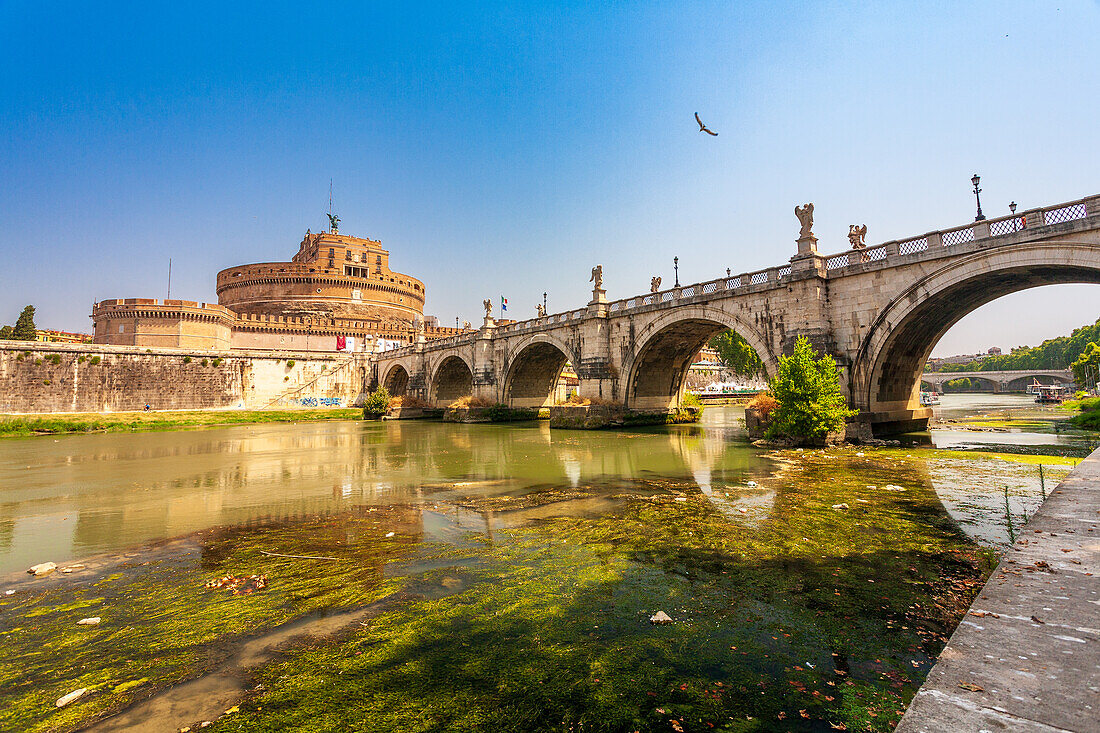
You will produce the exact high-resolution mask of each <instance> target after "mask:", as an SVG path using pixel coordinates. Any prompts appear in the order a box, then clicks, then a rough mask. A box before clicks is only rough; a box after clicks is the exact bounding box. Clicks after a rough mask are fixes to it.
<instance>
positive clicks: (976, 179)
mask: <svg viewBox="0 0 1100 733" xmlns="http://www.w3.org/2000/svg"><path fill="white" fill-rule="evenodd" d="M981 180H982V179H981V177H980V176H978V174H977V173H975V174H974V177H973V178H971V179H970V182H971V183H973V184H974V198H975V200H976V201H977V202H978V215H977V216H975V217H974V221H985V214H983V213H982V197H981V196H979V195H978V194H980V193H981V192H982V189H980V188H978V183H979V182H980V181H981Z"/></svg>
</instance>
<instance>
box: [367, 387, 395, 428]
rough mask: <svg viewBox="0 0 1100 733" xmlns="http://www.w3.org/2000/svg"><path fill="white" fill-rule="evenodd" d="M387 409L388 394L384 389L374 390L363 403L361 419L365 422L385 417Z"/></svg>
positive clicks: (388, 405) (388, 407)
mask: <svg viewBox="0 0 1100 733" xmlns="http://www.w3.org/2000/svg"><path fill="white" fill-rule="evenodd" d="M389 409H390V393H389V390H387V389H386V388H385V387H379V388H378V389H376V390H374V391H373V392H371V393H370V394H369V395H367V399H366V400H364V401H363V417H364V418H366V419H367V420H377V419H378V418H380V417H382V416H383V415H385V414H386V411H387V410H389Z"/></svg>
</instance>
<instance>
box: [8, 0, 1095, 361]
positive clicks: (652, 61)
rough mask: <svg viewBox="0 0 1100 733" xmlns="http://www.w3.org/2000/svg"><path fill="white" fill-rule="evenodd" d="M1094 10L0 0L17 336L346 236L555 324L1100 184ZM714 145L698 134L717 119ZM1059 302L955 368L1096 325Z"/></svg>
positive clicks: (1018, 299) (208, 292) (993, 335)
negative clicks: (698, 120) (803, 218)
mask: <svg viewBox="0 0 1100 733" xmlns="http://www.w3.org/2000/svg"><path fill="white" fill-rule="evenodd" d="M1098 30H1100V4H1098V3H1097V2H1095V1H1084V0H1079V1H1076V2H1073V1H1069V0H1067V1H1064V2H1063V1H1060V0H1059V2H1055V3H1034V2H1020V3H1016V2H999V3H985V2H971V3H956V2H943V3H919V4H887V3H866V4H845V3H814V4H793V3H792V4H785V3H777V2H767V3H731V2H726V3H671V2H669V3H660V4H658V3H630V4H628V3H615V4H595V3H557V4H551V3H545V2H538V3H520V2H513V3H499V4H490V3H479V4H473V3H450V4H439V5H435V4H431V3H420V4H415V5H411V4H398V3H394V4H375V3H347V4H320V3H315V4H314V3H311V4H308V5H307V4H305V3H302V4H291V3H279V2H265V3H254V4H246V3H209V4H208V3H200V2H189V3H176V4H171V5H169V4H155V3H105V4H79V3H40V2H39V3H32V2H23V1H22V0H0V130H3V132H4V134H3V135H0V181H2V182H0V256H2V258H3V261H4V262H5V263H6V264H5V266H4V267H3V268H2V270H0V273H2V274H0V321H3V322H8V323H10V322H12V321H14V319H15V316H16V315H17V314H18V311H19V309H20V308H21V307H22V306H23V305H25V304H26V303H34V304H35V305H36V306H37V308H38V322H39V325H40V326H41V327H52V328H61V329H67V330H87V329H88V328H90V320H89V318H88V313H89V312H90V307H91V304H92V302H93V301H95V300H99V299H103V298H114V297H164V291H165V280H166V275H167V265H168V258H169V257H171V258H172V259H173V278H172V293H173V295H174V296H175V297H183V298H188V299H194V300H203V301H216V299H217V298H216V295H215V293H214V275H215V273H216V272H217V271H218V270H220V269H222V268H224V267H229V266H231V265H235V264H241V263H246V262H257V261H259V262H262V261H272V260H284V259H288V258H289V257H290V256H291V255H292V254H293V253H294V252H295V251H296V249H297V243H298V242H299V241H300V239H301V236H302V234H303V233H304V232H305V229H306V228H307V227H311V228H313V229H314V230H315V231H316V230H318V229H321V228H322V227H323V226H324V223H325V218H324V212H325V210H326V209H327V206H328V189H329V180H330V179H332V180H333V185H334V188H335V199H336V210H337V213H338V214H339V215H340V216H341V218H342V219H343V225H342V229H341V230H342V231H344V232H347V233H349V234H354V235H359V236H370V237H372V238H378V239H381V240H382V242H383V244H384V246H386V247H387V248H389V249H390V251H391V253H392V254H391V265H392V266H393V267H394V269H397V270H400V271H404V272H407V273H409V274H412V275H414V276H416V277H419V278H420V279H422V280H424V282H425V283H426V285H427V292H428V307H427V309H428V311H429V312H430V313H434V314H436V315H438V316H439V317H440V319H441V321H442V322H443V323H453V322H454V318H455V316H459V317H461V318H463V319H469V320H471V321H476V320H477V318H476V317H477V316H478V315H479V314H480V303H481V300H482V299H483V298H486V297H492V298H494V299H497V298H499V296H500V295H504V296H506V297H507V298H508V299H509V304H510V312H509V315H511V316H513V317H527V316H530V315H533V313H534V305H535V303H536V302H538V301H540V300H541V296H542V293H543V291H547V292H548V293H549V304H550V309H551V310H552V311H557V310H564V309H567V308H573V307H580V306H582V305H583V304H584V303H585V302H586V301H587V299H588V293H589V288H590V285H589V283H588V274H589V270H590V269H591V267H592V266H593V265H595V264H596V263H597V262H599V263H602V264H603V266H604V272H605V286H606V288H607V290H608V296H609V297H610V298H619V297H626V296H628V295H633V294H636V293H639V292H643V291H645V290H647V288H648V284H649V278H650V277H651V276H652V275H654V274H660V275H662V276H663V277H664V279H665V282H666V283H669V282H671V281H672V275H673V273H672V258H673V256H679V258H680V279H681V281H682V282H684V283H690V282H696V281H700V280H705V279H710V278H713V277H717V276H718V275H719V274H721V273H724V272H725V269H726V268H727V267H730V268H731V269H732V270H733V271H734V272H735V273H736V272H743V271H748V270H753V269H757V268H762V267H767V266H770V265H775V264H780V263H783V262H786V261H787V260H788V259H789V258H790V256H791V255H792V254H793V253H794V251H795V245H794V242H793V240H794V238H795V237H796V236H797V232H798V222H797V221H796V219H795V217H794V215H793V207H794V206H795V204H800V203H803V202H806V201H813V202H814V203H815V207H816V208H815V219H816V223H815V227H814V229H815V232H816V233H817V235H818V237H819V238H820V240H821V242H820V246H821V247H822V249H823V250H824V251H826V252H834V251H837V252H839V251H842V250H844V249H846V247H847V240H846V237H845V235H846V233H847V228H848V224H850V223H853V222H859V223H866V224H867V225H868V228H869V233H868V241H869V242H870V243H875V242H881V241H885V240H887V239H894V238H899V237H904V236H908V235H911V234H918V233H922V232H924V231H927V230H930V229H937V228H946V227H949V226H954V225H957V224H963V223H965V222H967V221H970V220H972V219H973V215H974V201H973V195H972V194H971V193H970V182H969V179H970V176H971V175H972V174H973V173H974V172H975V171H976V172H978V173H980V174H981V175H982V188H983V194H982V202H983V208H984V209H985V210H986V213H987V214H988V215H990V216H992V215H999V214H1002V213H1007V205H1008V202H1009V201H1010V200H1015V201H1017V202H1018V203H1019V204H1020V205H1021V206H1022V207H1023V208H1028V207H1031V206H1035V205H1043V204H1049V203H1054V202H1060V201H1065V200H1070V199H1075V198H1078V197H1081V196H1085V195H1089V194H1095V193H1098V192H1100V176H1098V175H1097V171H1098V170H1100V165H1098V164H1100V155H1098V153H1097V150H1098V149H1100V146H1097V142H1096V141H1097V138H1096V129H1097V122H1096V121H1097V119H1100V95H1098V94H1097V92H1096V89H1097V73H1096V70H1097V69H1098V68H1100V44H1097V43H1096V37H1097V31H1098ZM696 111H698V112H699V114H700V115H701V116H702V118H703V119H704V120H705V121H706V122H707V123H708V125H709V126H711V127H712V128H713V129H714V130H716V131H718V132H719V133H720V134H719V136H718V137H716V138H712V137H710V136H707V135H703V134H700V133H699V132H698V131H697V127H696V126H695V123H694V120H693V118H692V114H693V113H694V112H696ZM1098 306H1100V287H1097V286H1068V285H1067V286H1057V287H1051V288H1043V289H1039V290H1035V291H1031V292H1026V293H1021V294H1017V295H1014V296H1009V297H1007V298H1004V299H1001V300H999V301H996V302H995V303H992V304H990V305H988V306H986V307H984V308H982V309H979V310H978V311H976V312H975V313H974V314H972V315H970V316H968V317H967V318H966V319H964V320H963V321H961V322H960V323H959V324H958V325H957V326H956V327H955V328H954V329H953V330H952V332H951V333H949V334H948V336H947V337H945V339H944V340H943V341H941V343H940V344H939V345H938V346H937V349H936V353H937V354H946V353H958V352H959V351H969V350H974V349H979V348H981V349H984V348H987V347H988V346H993V345H997V346H1002V347H1010V346H1013V345H1017V344H1025V343H1028V344H1034V343H1037V342H1039V341H1041V340H1042V339H1043V338H1047V337H1051V336H1055V335H1059V334H1061V333H1064V332H1067V331H1068V330H1069V329H1070V328H1072V327H1074V326H1077V325H1081V324H1084V323H1087V322H1092V321H1093V320H1095V319H1096V317H1097V316H1098V315H1100V307H1098Z"/></svg>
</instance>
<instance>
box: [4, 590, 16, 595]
mask: <svg viewBox="0 0 1100 733" xmlns="http://www.w3.org/2000/svg"><path fill="white" fill-rule="evenodd" d="M4 595H6V596H14V595H15V591H13V590H6V591H4Z"/></svg>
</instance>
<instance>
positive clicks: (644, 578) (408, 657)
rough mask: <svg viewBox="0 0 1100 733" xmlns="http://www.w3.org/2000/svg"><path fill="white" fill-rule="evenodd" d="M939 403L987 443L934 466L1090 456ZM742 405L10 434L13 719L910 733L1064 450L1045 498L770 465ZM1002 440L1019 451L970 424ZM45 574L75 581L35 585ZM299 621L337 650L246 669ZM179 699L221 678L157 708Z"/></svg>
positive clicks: (853, 455)
mask: <svg viewBox="0 0 1100 733" xmlns="http://www.w3.org/2000/svg"><path fill="white" fill-rule="evenodd" d="M936 413H937V418H938V420H939V421H940V422H941V423H942V422H943V421H947V420H971V421H972V422H971V423H965V422H964V423H955V424H951V423H945V424H944V425H943V429H937V430H934V431H933V433H932V441H933V443H934V444H935V445H936V446H939V447H955V446H963V447H966V446H964V444H968V443H970V444H973V443H982V442H983V440H985V442H986V443H988V444H996V445H1001V446H1003V445H1005V444H1008V443H1011V442H1012V441H1013V440H1016V441H1020V442H1028V444H1029V445H1046V446H1048V447H1049V448H1052V449H1057V448H1058V447H1059V446H1066V447H1075V446H1078V445H1079V444H1081V442H1082V441H1083V438H1081V437H1069V436H1065V435H1061V434H1055V433H1054V432H1053V431H1052V430H1051V429H1050V425H1051V424H1052V423H1051V419H1052V418H1054V417H1060V415H1057V414H1056V413H1046V412H1042V411H1040V412H1038V413H1037V412H1036V410H1035V407H1034V406H1033V405H1032V406H1029V405H1028V404H1027V403H1026V402H1025V400H1024V399H1021V398H1020V397H1019V396H1015V395H947V396H945V397H944V398H943V404H942V405H941V406H940V407H939V408H938V409H937V410H936ZM742 414H743V413H742V411H741V410H740V409H739V408H736V407H725V408H715V407H711V408H708V409H707V410H706V413H705V415H704V420H703V422H702V424H700V425H698V426H675V427H669V428H653V429H647V430H632V431H623V432H614V431H607V432H604V431H600V432H574V431H551V430H550V429H549V427H548V426H547V425H546V424H545V423H526V424H512V425H451V424H442V423H432V422H420V421H388V422H383V423H364V422H322V423H308V424H298V425H293V424H292V425H270V424H265V425H255V426H248V425H245V426H234V427H227V428H217V429H208V430H193V431H177V432H165V433H137V434H119V433H113V434H102V435H82V436H67V437H56V438H53V437H36V438H28V439H9V440H5V441H0V589H3V590H4V593H5V595H4V596H2V597H0V613H2V616H0V659H3V660H4V661H3V662H2V663H0V689H3V690H4V692H0V698H2V699H0V703H3V707H4V708H5V709H6V711H5V712H0V726H7V727H6V728H5V729H11V730H26V729H41V730H46V729H59V730H67V729H75V728H76V727H79V726H80V725H82V724H83V723H84V722H87V721H89V720H92V719H94V718H95V717H97V716H100V715H103V714H105V713H107V712H110V711H114V710H117V709H119V708H121V707H124V706H125V705H127V704H130V703H133V702H136V701H140V700H142V699H144V698H147V697H149V696H152V698H151V701H150V702H146V703H144V705H145V707H141V706H139V707H138V708H135V710H137V711H140V712H139V713H137V715H139V718H133V715H134V713H131V721H133V720H139V719H140V721H142V723H141V724H145V723H147V722H148V721H149V720H155V721H156V725H155V726H154V727H152V728H148V729H160V728H163V729H166V730H176V729H178V728H179V727H182V726H187V725H191V724H197V723H198V722H201V721H202V720H204V719H208V720H215V721H216V722H215V723H214V727H213V728H210V730H219V729H223V728H224V729H230V727H232V728H233V729H236V727H235V726H236V725H238V724H241V725H245V727H246V729H247V728H249V727H266V728H268V729H294V728H300V727H308V725H311V724H312V723H310V721H311V720H314V719H315V718H316V716H322V717H324V716H327V719H328V720H329V723H328V724H327V727H331V728H332V729H343V727H344V726H352V727H354V724H355V721H360V722H361V721H363V720H370V721H372V723H375V724H377V725H374V726H370V727H389V728H391V729H394V730H405V729H416V730H431V729H440V730H446V729H467V730H480V729H489V728H492V729H494V730H531V729H547V730H553V729H556V730H565V729H572V730H582V729H583V730H634V729H639V730H641V729H659V730H677V729H678V728H677V726H679V728H682V729H683V730H709V729H711V727H721V728H723V729H727V730H773V729H774V730H830V729H840V728H830V727H829V726H832V725H837V724H839V725H845V726H848V729H856V727H857V726H858V727H864V726H870V727H871V729H872V730H880V729H881V730H888V729H889V728H890V724H891V721H896V719H897V717H898V716H899V715H900V711H901V710H903V709H904V706H905V704H906V703H907V701H908V699H909V697H911V695H912V694H913V692H914V691H915V689H916V688H917V687H918V686H919V684H920V681H921V680H922V679H923V675H924V673H925V672H926V671H927V669H928V668H929V667H930V665H931V663H932V662H933V661H934V658H935V655H936V654H937V653H938V650H939V648H941V647H942V644H943V642H944V641H945V640H946V636H947V635H948V634H949V633H950V630H951V628H953V625H954V623H957V621H958V618H959V616H960V615H961V614H962V613H963V612H964V610H965V608H966V607H967V605H968V604H969V602H970V599H971V598H972V597H973V594H974V593H975V592H976V589H977V588H978V587H979V586H980V584H981V583H982V582H983V581H984V578H985V577H986V575H987V574H988V572H989V570H990V569H991V567H992V561H993V558H994V556H995V554H996V551H997V549H998V548H999V547H1002V546H1003V545H1004V544H1006V543H1007V542H1008V541H1009V539H1010V537H1011V536H1012V533H1013V532H1014V531H1015V529H1016V528H1018V526H1019V524H1020V523H1021V521H1022V519H1023V518H1024V516H1025V515H1027V514H1029V513H1031V512H1033V511H1034V510H1035V508H1036V507H1037V506H1038V504H1039V502H1040V501H1041V498H1042V495H1043V492H1044V491H1046V490H1048V489H1049V488H1052V487H1053V485H1054V484H1055V483H1056V482H1057V480H1058V477H1060V476H1062V475H1064V474H1065V473H1066V471H1068V469H1069V466H1068V464H1067V462H1066V461H1065V460H1059V459H1056V458H1050V459H1047V460H1049V461H1050V462H1051V463H1052V464H1053V465H1047V466H1045V467H1044V470H1045V471H1046V473H1045V477H1044V483H1043V484H1040V479H1039V473H1038V461H1036V460H1035V459H1032V458H1029V459H1027V460H1019V461H1017V460H1002V459H999V458H996V457H974V458H969V457H965V456H962V457H960V456H959V455H956V454H948V453H944V452H941V451H935V450H931V449H928V448H921V447H916V446H910V447H903V448H893V449H870V448H868V449H866V450H863V449H858V448H843V449H832V450H825V451H769V450H763V449H758V448H755V447H753V446H751V445H749V444H748V443H747V442H746V440H745V438H744V432H743V427H742V423H741V419H740V418H741V415H742ZM982 416H987V417H982ZM982 420H985V421H987V422H989V423H990V424H992V423H993V422H996V425H995V426H994V427H991V428H988V429H996V430H1004V431H1006V432H998V433H988V432H978V431H976V430H973V429H963V427H964V426H965V427H968V428H973V427H980V425H979V424H978V423H980V422H981V421H982ZM990 436H993V437H990ZM1006 502H1007V503H1008V510H1009V511H1008V515H1009V516H1008V517H1007V518H1006V514H1005V504H1006ZM1013 514H1015V525H1013V520H1012V519H1011V517H1012V515H1013ZM288 556H291V557H288ZM47 560H48V561H53V562H56V563H58V564H59V565H60V566H61V567H62V568H64V569H65V570H69V571H70V572H68V573H62V572H57V573H54V574H53V575H51V576H49V577H47V578H43V579H34V578H32V577H31V576H28V575H26V574H25V573H22V572H21V571H23V570H25V569H26V568H27V567H28V566H30V565H32V564H35V563H39V562H44V561H47ZM261 577H262V581H261V580H260V578H261ZM227 578H228V580H226V579H227ZM219 581H221V584H220V585H219ZM208 584H210V585H211V586H212V587H207V585H208ZM9 591H10V592H9ZM658 611H662V612H664V613H667V614H668V615H669V616H670V618H671V619H672V622H671V623H670V624H667V625H654V624H652V623H650V621H649V617H650V615H652V614H654V613H656V612H658ZM318 614H319V615H318ZM85 616H88V617H91V616H99V617H101V618H102V625H100V626H96V627H91V628H89V627H84V626H81V627H78V626H76V625H75V621H76V620H78V619H79V618H81V617H85ZM323 619H328V621H327V622H323V621H322V620H323ZM353 621H354V622H355V623H354V624H353V625H354V627H355V628H356V629H358V630H357V631H354V632H350V634H349V632H348V631H346V629H347V628H348V626H347V625H348V624H352V622H353ZM324 623H328V626H324V628H323V629H322V628H321V627H319V626H316V624H322V625H323V624H324ZM288 624H290V625H295V624H296V625H297V626H295V627H294V628H296V629H298V628H300V630H301V631H302V632H303V633H321V632H322V631H324V632H325V633H331V632H333V631H334V630H336V629H338V628H341V626H343V627H344V628H345V630H344V631H343V632H341V633H342V635H339V636H337V637H333V640H332V641H330V642H327V643H326V644H323V645H321V646H320V647H311V648H308V649H306V650H303V649H301V648H299V647H300V644H298V645H294V644H291V645H290V650H289V651H287V652H285V653H283V654H281V655H277V654H275V653H274V652H273V651H270V650H268V652H265V653H264V654H257V655H253V656H252V657H250V658H249V659H248V660H247V663H246V662H245V661H241V660H240V659H239V658H238V657H239V649H238V647H239V646H240V644H241V640H243V639H259V640H262V639H265V638H268V636H270V635H272V634H274V635H276V636H277V635H278V634H280V633H282V634H283V635H284V636H282V637H279V639H280V640H281V642H287V641H288V639H289V640H291V641H292V639H290V637H289V636H287V634H290V632H289V631H284V630H285V629H288V628H290V627H289V626H288ZM311 624H314V626H312V627H311ZM295 633H297V632H295ZM272 638H274V637H272ZM271 646H272V648H274V646H275V645H274V643H272V645H271ZM235 655H236V656H235ZM233 660H237V661H233ZM219 665H222V666H219ZM225 665H230V667H231V669H229V671H227V669H228V668H224V666H225ZM334 669H340V670H342V671H346V672H347V675H348V676H347V677H346V678H341V681H339V682H335V681H334V679H333V674H334V672H333V670H334ZM214 673H216V674H220V675H221V677H220V678H217V679H221V680H223V681H222V682H221V683H219V684H213V683H212V680H214V679H215V678H216V674H214ZM187 679H197V680H198V682H196V683H190V684H192V685H194V684H206V685H207V686H206V687H203V688H201V689H202V692H201V693H200V692H197V691H195V692H190V693H188V692H185V690H187V689H190V688H188V685H182V686H180V687H178V688H174V689H175V690H176V692H175V693H171V692H170V693H163V694H159V695H158V694H157V693H158V692H159V691H161V690H164V689H165V688H166V687H167V686H169V685H171V684H174V683H176V682H179V681H181V680H187ZM230 679H231V680H233V682H232V683H229V682H225V680H230ZM287 680H293V682H288V681H287ZM334 685H335V687H334ZM77 688H88V689H89V690H90V692H89V693H86V698H84V699H82V701H80V702H78V703H74V704H73V705H71V706H67V707H65V708H61V709H58V708H56V707H54V706H53V705H52V702H53V700H54V699H56V698H58V697H60V696H61V695H64V694H66V693H68V692H70V691H72V690H73V689H77ZM196 689H198V688H196ZM172 694H175V695H177V696H178V698H179V699H174V698H171V697H170V696H171V695H172ZM166 695H167V696H168V697H166ZM242 696H243V697H244V698H245V701H246V702H245V703H244V704H243V705H241V706H239V709H233V710H232V712H231V713H230V714H228V715H226V714H224V711H225V710H226V709H230V705H231V704H232V703H233V702H234V701H235V700H236V701H239V699H240V698H241V697H242ZM166 700H167V702H166ZM158 701H159V703H158ZM158 704H159V707H157V705H158ZM149 706H153V707H149ZM233 707H234V708H237V707H238V706H233ZM142 716H143V717H142ZM117 720H122V721H125V720H126V719H125V718H122V719H116V721H117ZM414 723H415V724H414ZM322 727H326V726H322ZM119 728H120V729H122V728H125V726H124V725H122V724H121V723H120V724H119ZM105 729H109V728H105ZM135 729H141V725H138V727H137V728H135Z"/></svg>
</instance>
